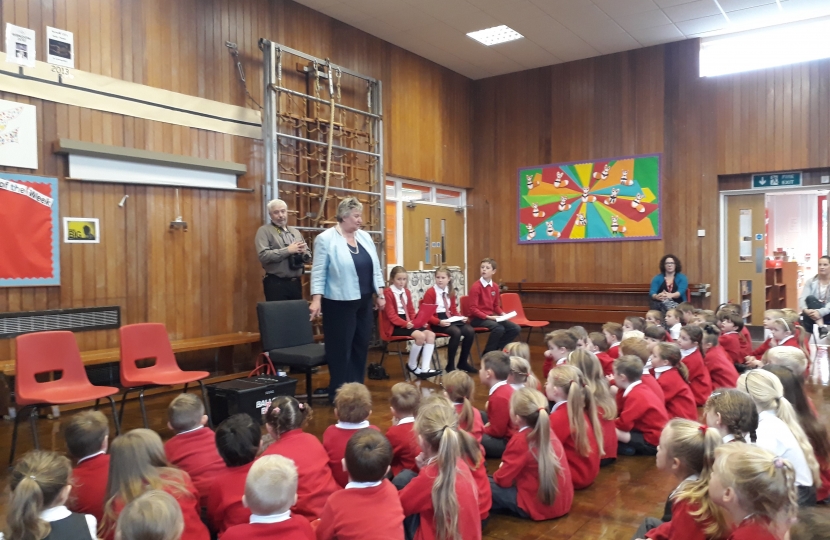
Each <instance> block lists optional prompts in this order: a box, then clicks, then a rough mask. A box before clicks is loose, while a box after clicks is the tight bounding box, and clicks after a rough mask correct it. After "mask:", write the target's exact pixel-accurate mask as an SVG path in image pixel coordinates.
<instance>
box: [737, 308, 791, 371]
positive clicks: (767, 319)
mask: <svg viewBox="0 0 830 540" xmlns="http://www.w3.org/2000/svg"><path fill="white" fill-rule="evenodd" d="M782 318H784V312H783V311H781V310H780V309H768V310H766V311H764V342H763V343H761V344H760V345H758V347H757V348H755V349H754V350H753V351H752V352H751V353H750V354H749V357H747V358H745V359H744V363H745V364H746V365H748V366H750V367H759V366H761V365H762V363H761V359H762V358H763V357H764V353H766V352H767V351H768V350H769V349H770V348H771V347H774V346H775V343H774V341H775V340H774V339H773V337H772V321H774V320H776V319H782Z"/></svg>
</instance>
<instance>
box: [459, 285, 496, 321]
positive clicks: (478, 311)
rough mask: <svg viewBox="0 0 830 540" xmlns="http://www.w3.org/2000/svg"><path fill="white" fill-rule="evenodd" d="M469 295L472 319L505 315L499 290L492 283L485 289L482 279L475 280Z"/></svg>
mask: <svg viewBox="0 0 830 540" xmlns="http://www.w3.org/2000/svg"><path fill="white" fill-rule="evenodd" d="M467 295H468V296H469V298H470V316H471V317H475V318H476V319H486V318H487V317H489V316H490V315H504V311H503V310H502V309H501V295H500V294H499V288H498V286H497V285H496V284H495V283H493V282H492V281H490V284H489V285H487V286H486V287H485V286H484V285H482V284H481V279H477V280H475V282H474V283H473V284H472V285H471V286H470V292H469V293H467Z"/></svg>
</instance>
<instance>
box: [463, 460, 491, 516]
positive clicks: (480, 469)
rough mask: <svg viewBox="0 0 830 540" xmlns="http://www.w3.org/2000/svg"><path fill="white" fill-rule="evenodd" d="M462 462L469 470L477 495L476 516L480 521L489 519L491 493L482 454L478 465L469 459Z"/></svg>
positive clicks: (485, 463) (485, 462)
mask: <svg viewBox="0 0 830 540" xmlns="http://www.w3.org/2000/svg"><path fill="white" fill-rule="evenodd" d="M464 461H465V462H466V463H467V466H468V467H469V468H470V474H472V475H473V482H474V483H475V485H476V495H478V515H479V517H480V518H481V521H484V520H485V519H487V518H488V517H490V509H491V508H492V507H493V492H492V490H491V489H490V477H489V476H487V461H486V460H485V458H484V452H483V451H482V453H481V459H480V460H479V461H480V462H479V464H478V465H475V464H473V462H472V461H470V460H469V459H465V460H464Z"/></svg>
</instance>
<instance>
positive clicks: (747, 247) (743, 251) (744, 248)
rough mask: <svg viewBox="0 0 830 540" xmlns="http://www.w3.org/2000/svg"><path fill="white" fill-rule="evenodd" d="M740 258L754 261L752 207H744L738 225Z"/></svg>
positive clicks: (742, 260)
mask: <svg viewBox="0 0 830 540" xmlns="http://www.w3.org/2000/svg"><path fill="white" fill-rule="evenodd" d="M738 237H739V238H738V260H739V261H740V262H752V209H750V208H742V209H741V218H740V223H739V226H738Z"/></svg>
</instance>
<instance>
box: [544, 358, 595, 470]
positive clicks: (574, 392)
mask: <svg viewBox="0 0 830 540" xmlns="http://www.w3.org/2000/svg"><path fill="white" fill-rule="evenodd" d="M548 377H549V378H552V380H553V384H554V386H558V387H559V388H561V389H563V390H564V391H565V392H566V393H567V396H568V403H567V407H568V423H569V424H570V428H571V435H572V436H573V439H574V446H575V447H576V451H577V452H579V455H581V456H584V457H587V456H588V455H590V454H591V441H590V439H589V438H588V426H587V425H586V422H585V415H586V414H587V415H588V418H589V420H590V422H591V425H592V427H593V429H594V437H595V438H596V440H597V445H598V447H599V448H602V442H601V441H602V427H601V426H600V424H599V418H598V416H597V408H596V404H595V403H594V400H593V399H592V396H591V393H590V390H589V389H588V388H587V385H586V384H585V382H584V379H583V377H582V373H581V372H580V371H579V369H578V368H577V367H575V366H572V365H569V364H563V365H561V366H556V367H554V368H553V369H552V370H551V371H550V374H548ZM597 435H598V436H597Z"/></svg>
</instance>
